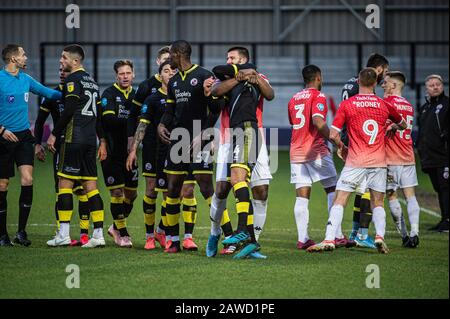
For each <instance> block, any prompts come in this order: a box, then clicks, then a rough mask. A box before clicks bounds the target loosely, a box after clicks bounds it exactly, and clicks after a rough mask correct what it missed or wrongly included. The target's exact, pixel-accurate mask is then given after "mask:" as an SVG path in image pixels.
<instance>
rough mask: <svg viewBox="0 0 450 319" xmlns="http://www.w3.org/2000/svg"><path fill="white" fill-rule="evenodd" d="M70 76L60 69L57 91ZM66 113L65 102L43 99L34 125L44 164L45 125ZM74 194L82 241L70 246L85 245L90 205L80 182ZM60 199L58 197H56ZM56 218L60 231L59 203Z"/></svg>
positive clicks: (58, 143)
mask: <svg viewBox="0 0 450 319" xmlns="http://www.w3.org/2000/svg"><path fill="white" fill-rule="evenodd" d="M67 76H68V72H64V70H63V69H62V68H60V69H59V78H60V84H59V85H58V86H57V87H56V88H55V90H57V91H61V92H62V90H63V88H64V83H65V79H66V77H67ZM63 111H64V101H62V100H57V101H52V100H49V99H47V98H45V97H43V98H42V99H41V100H40V102H39V111H38V116H37V118H36V122H35V123H34V137H35V139H36V144H35V145H34V154H35V156H36V158H37V159H38V160H40V161H42V162H44V161H45V149H44V148H43V147H42V145H41V144H42V136H43V134H44V124H45V121H46V120H47V118H48V116H49V115H50V116H51V117H52V121H53V125H55V124H56V123H57V122H58V120H59V118H60V116H61V113H62V112H63ZM61 138H64V136H59V137H57V140H56V143H55V148H56V152H55V153H54V154H53V178H54V180H55V192H56V194H58V175H57V173H58V158H59V155H58V154H59V149H60V146H61ZM73 193H74V194H75V195H77V196H78V216H79V218H80V240H79V241H78V240H75V239H72V241H71V243H70V245H71V246H77V245H84V244H86V243H87V242H88V241H89V235H88V233H89V218H90V212H89V204H88V199H87V195H86V192H84V190H83V186H81V183H80V182H79V181H76V182H75V186H74V188H73ZM56 199H58V197H56ZM55 216H56V224H57V229H58V230H59V217H58V202H57V201H55Z"/></svg>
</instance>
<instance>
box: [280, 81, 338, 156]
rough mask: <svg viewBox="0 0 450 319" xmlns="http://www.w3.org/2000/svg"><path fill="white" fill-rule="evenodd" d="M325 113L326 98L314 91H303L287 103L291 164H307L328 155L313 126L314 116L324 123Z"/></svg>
mask: <svg viewBox="0 0 450 319" xmlns="http://www.w3.org/2000/svg"><path fill="white" fill-rule="evenodd" d="M327 112H328V107H327V98H326V96H325V94H323V93H321V92H320V91H318V90H316V89H312V88H310V89H304V90H303V91H300V92H298V93H297V94H295V95H294V96H293V97H292V99H291V100H290V101H289V104H288V113H289V123H290V124H291V125H292V137H291V147H290V159H291V163H303V162H309V161H313V160H315V159H318V158H322V157H324V156H326V155H329V154H330V151H329V149H328V147H327V145H326V141H325V139H324V138H323V137H322V136H321V135H320V133H319V131H318V130H317V128H316V127H315V126H314V124H313V117H315V116H319V117H321V118H323V119H324V120H325V121H326V119H327Z"/></svg>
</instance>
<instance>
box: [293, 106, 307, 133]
mask: <svg viewBox="0 0 450 319" xmlns="http://www.w3.org/2000/svg"><path fill="white" fill-rule="evenodd" d="M294 109H295V110H296V111H297V113H296V114H295V118H297V119H300V123H298V124H295V125H294V130H299V129H301V128H302V127H303V126H305V121H306V118H305V115H304V114H303V111H304V110H305V104H298V105H296V106H294Z"/></svg>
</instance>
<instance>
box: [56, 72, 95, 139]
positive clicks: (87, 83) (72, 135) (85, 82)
mask: <svg viewBox="0 0 450 319" xmlns="http://www.w3.org/2000/svg"><path fill="white" fill-rule="evenodd" d="M99 95H100V94H99V90H98V85H97V83H96V82H95V80H94V79H93V78H92V77H91V76H90V75H89V74H88V73H87V72H86V71H85V70H84V69H78V70H76V71H75V72H73V73H71V74H70V75H69V76H68V77H67V79H66V84H65V85H64V88H63V97H64V111H63V112H62V114H61V117H60V120H59V121H58V123H57V124H56V125H55V128H54V129H53V132H52V133H53V135H55V136H58V135H61V133H62V131H63V130H64V129H65V130H66V131H65V139H64V141H65V142H66V143H77V144H87V145H94V146H96V145H97V134H96V125H97V111H98V105H97V104H99V103H100V102H99V97H100V96H99Z"/></svg>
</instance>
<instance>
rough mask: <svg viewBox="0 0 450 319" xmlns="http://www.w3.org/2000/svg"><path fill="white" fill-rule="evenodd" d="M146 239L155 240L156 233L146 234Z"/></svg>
mask: <svg viewBox="0 0 450 319" xmlns="http://www.w3.org/2000/svg"><path fill="white" fill-rule="evenodd" d="M145 238H146V239H149V238H155V233H151V234H148V233H147V234H145Z"/></svg>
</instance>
